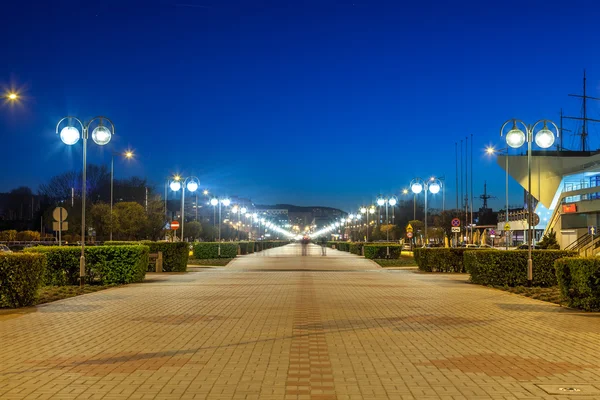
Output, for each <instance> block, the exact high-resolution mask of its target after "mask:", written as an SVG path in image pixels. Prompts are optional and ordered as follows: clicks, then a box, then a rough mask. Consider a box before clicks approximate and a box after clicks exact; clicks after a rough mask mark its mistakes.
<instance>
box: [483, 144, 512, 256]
mask: <svg viewBox="0 0 600 400" xmlns="http://www.w3.org/2000/svg"><path fill="white" fill-rule="evenodd" d="M485 152H486V153H487V154H488V155H492V154H502V155H504V158H505V160H504V161H505V167H504V170H505V171H506V212H505V215H504V219H505V223H506V224H508V147H505V148H503V149H500V150H496V149H495V148H493V147H491V146H490V147H488V148H487V149H485ZM508 232H509V231H507V230H505V231H504V233H505V237H504V244H505V245H506V250H508V235H509V233H508Z"/></svg>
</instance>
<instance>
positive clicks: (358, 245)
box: [349, 242, 365, 256]
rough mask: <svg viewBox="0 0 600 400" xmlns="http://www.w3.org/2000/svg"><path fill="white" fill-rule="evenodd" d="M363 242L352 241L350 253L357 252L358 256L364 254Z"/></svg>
mask: <svg viewBox="0 0 600 400" xmlns="http://www.w3.org/2000/svg"><path fill="white" fill-rule="evenodd" d="M364 245H365V244H364V243H363V242H352V243H350V249H349V250H350V253H352V254H356V255H357V256H362V249H363V247H364Z"/></svg>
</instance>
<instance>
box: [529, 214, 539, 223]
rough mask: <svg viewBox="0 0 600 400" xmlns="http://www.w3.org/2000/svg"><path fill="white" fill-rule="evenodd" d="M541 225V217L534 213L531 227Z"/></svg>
mask: <svg viewBox="0 0 600 400" xmlns="http://www.w3.org/2000/svg"><path fill="white" fill-rule="evenodd" d="M539 223H540V216H539V215H538V214H537V213H534V214H533V218H532V221H531V225H532V226H537V225H538V224H539Z"/></svg>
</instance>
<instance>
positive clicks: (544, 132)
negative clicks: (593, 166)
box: [500, 118, 560, 285]
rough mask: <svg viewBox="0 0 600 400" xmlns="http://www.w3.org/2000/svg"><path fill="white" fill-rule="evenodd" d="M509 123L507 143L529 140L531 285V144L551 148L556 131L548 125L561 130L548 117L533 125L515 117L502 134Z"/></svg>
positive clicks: (530, 276) (530, 273) (516, 145)
mask: <svg viewBox="0 0 600 400" xmlns="http://www.w3.org/2000/svg"><path fill="white" fill-rule="evenodd" d="M509 124H512V126H511V128H510V130H509V131H508V132H507V133H506V135H505V136H506V144H507V145H508V146H509V147H512V148H513V149H518V148H519V147H521V146H523V145H524V144H525V142H527V225H528V228H527V248H528V258H527V280H528V281H529V285H531V283H532V281H533V260H532V257H531V248H532V241H533V229H532V228H533V226H532V218H533V212H532V211H533V210H532V209H531V146H532V143H533V141H534V140H535V144H537V145H538V147H540V148H542V149H547V148H549V147H550V146H552V145H553V144H554V139H555V135H554V132H552V131H551V130H550V129H549V128H548V125H550V127H554V130H555V131H556V137H559V132H560V130H559V129H558V126H556V124H555V123H554V122H552V121H550V120H548V119H540V120H539V121H537V122H536V123H534V124H533V125H527V124H526V123H525V122H523V121H521V120H519V119H514V118H513V119H509V120H508V121H506V122H505V123H504V124H502V127H501V128H500V136H503V135H504V131H505V129H506V127H507V126H508V125H509ZM541 124H543V126H542V128H541V129H539V130H538V131H537V132H536V133H535V135H534V132H535V131H536V128H537V127H539V126H540V125H541ZM519 125H520V126H522V127H523V128H524V130H525V131H523V130H521V129H520V128H519ZM534 136H535V138H534ZM507 212H508V210H507Z"/></svg>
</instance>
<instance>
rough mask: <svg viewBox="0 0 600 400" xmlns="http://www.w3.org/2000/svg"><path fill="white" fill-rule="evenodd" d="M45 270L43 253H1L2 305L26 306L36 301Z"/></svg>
mask: <svg viewBox="0 0 600 400" xmlns="http://www.w3.org/2000/svg"><path fill="white" fill-rule="evenodd" d="M45 270H46V257H44V255H43V254H25V253H19V254H17V253H13V254H11V253H8V254H2V255H0V306H2V307H25V306H30V305H32V304H33V303H35V300H36V299H37V294H38V289H39V288H40V286H41V285H42V284H43V280H44V271H45Z"/></svg>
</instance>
